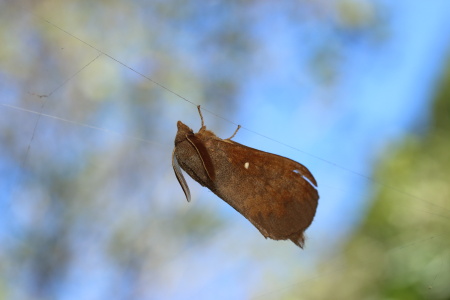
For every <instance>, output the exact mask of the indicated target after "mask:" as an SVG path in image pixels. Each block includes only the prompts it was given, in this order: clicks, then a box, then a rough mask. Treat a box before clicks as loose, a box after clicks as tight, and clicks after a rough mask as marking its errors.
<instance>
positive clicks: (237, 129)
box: [227, 125, 241, 140]
mask: <svg viewBox="0 0 450 300" xmlns="http://www.w3.org/2000/svg"><path fill="white" fill-rule="evenodd" d="M240 128H241V125H238V128H236V131H235V132H234V133H233V135H232V136H230V137H229V138H227V140H231V139H232V138H234V136H235V135H236V133H237V132H238V131H239V129H240Z"/></svg>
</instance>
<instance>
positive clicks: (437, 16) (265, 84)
mask: <svg viewBox="0 0 450 300" xmlns="http://www.w3.org/2000/svg"><path fill="white" fill-rule="evenodd" d="M388 2H389V3H388V4H386V5H387V6H388V7H391V15H390V20H391V21H392V23H390V33H391V36H390V38H389V40H388V41H387V43H386V44H384V45H383V46H382V47H379V48H375V49H374V48H370V49H369V48H364V46H361V48H355V49H354V50H353V51H354V53H351V54H350V55H349V56H348V57H346V61H345V67H344V68H343V73H342V74H341V76H340V78H339V80H340V81H339V84H338V85H336V87H333V88H332V89H330V90H323V89H322V88H321V87H320V86H319V85H316V84H314V82H313V81H311V80H310V79H309V75H308V72H307V70H301V69H299V68H298V66H300V65H302V63H303V60H304V59H305V57H303V56H301V55H298V51H297V50H298V49H295V47H294V46H293V45H296V42H295V32H294V31H293V30H292V29H291V28H289V27H288V26H289V24H288V23H287V22H285V20H283V18H282V17H280V16H279V17H278V18H276V19H274V20H273V19H272V20H271V22H268V23H267V24H269V23H270V24H269V25H270V26H269V25H267V24H262V25H261V28H260V30H261V31H260V32H259V34H260V37H261V39H262V41H263V42H264V43H265V44H266V45H267V47H266V48H265V49H264V51H265V53H264V55H265V56H266V58H267V57H269V58H271V59H270V62H271V63H270V65H269V67H266V68H262V69H261V70H262V71H261V72H260V73H259V74H257V75H255V76H254V77H252V78H247V79H246V81H247V82H246V84H245V87H246V88H245V89H244V90H243V91H242V94H241V95H240V99H239V100H240V101H239V105H238V111H237V113H236V115H234V116H232V117H230V116H223V117H226V118H227V119H229V120H232V121H233V122H235V123H238V124H241V125H242V126H244V128H243V129H241V131H240V132H239V133H238V135H237V136H236V137H235V138H234V140H236V141H237V142H240V143H243V144H246V145H248V146H251V147H254V148H258V149H261V150H264V151H268V152H273V153H276V154H279V155H283V156H287V157H289V158H292V159H294V160H296V161H299V162H301V163H303V164H304V165H306V166H307V167H308V168H309V169H310V170H311V171H312V173H313V174H314V176H315V177H316V179H317V181H318V184H319V192H320V195H321V198H320V204H319V209H318V213H317V217H316V219H315V221H314V223H313V225H312V226H311V228H310V229H309V230H308V231H307V236H308V241H307V248H306V249H305V250H304V251H302V252H299V250H298V249H297V248H295V247H294V246H293V245H292V243H290V242H289V243H288V242H286V243H283V242H266V241H264V239H263V238H262V237H261V236H260V235H259V233H258V232H257V230H255V229H254V228H253V227H252V226H251V225H249V223H248V221H247V220H245V219H244V218H243V217H242V216H240V215H239V214H237V213H236V212H235V211H234V210H233V209H232V208H230V207H228V206H227V205H225V204H223V205H222V204H219V205H218V206H215V207H214V209H220V211H221V213H222V214H223V215H225V216H226V217H227V219H229V223H227V226H228V228H226V229H225V230H224V231H222V232H221V233H220V236H218V237H215V238H212V239H211V241H210V243H208V245H205V244H201V245H192V249H180V254H179V256H177V257H176V258H174V259H173V260H172V261H168V262H167V273H168V274H178V275H174V277H175V278H176V279H172V280H173V286H176V287H177V288H170V287H168V288H166V287H161V290H158V291H157V292H156V291H155V297H156V298H159V299H164V298H170V299H186V298H204V299H207V298H211V296H212V295H214V299H236V298H239V299H242V298H248V297H251V296H258V295H262V294H265V293H271V294H270V295H269V296H268V298H270V299H271V298H277V291H279V290H283V289H284V288H285V287H287V288H289V286H290V285H292V284H294V283H295V282H292V279H291V276H290V274H291V273H295V272H296V271H297V270H296V266H298V265H300V266H302V267H304V268H305V269H308V270H313V269H314V267H315V265H314V263H315V261H316V260H317V259H319V258H320V257H321V256H320V254H323V253H326V254H330V253H336V252H338V250H339V246H340V245H341V243H342V242H344V241H345V238H346V235H347V234H348V233H351V231H352V230H353V229H354V228H355V225H357V224H358V221H359V220H361V219H362V218H363V217H364V213H365V209H366V208H367V204H368V203H369V200H370V197H369V196H370V194H371V192H372V191H373V190H375V189H376V188H377V185H376V184H374V181H372V180H368V179H367V178H365V177H366V176H369V177H370V176H372V175H371V174H372V170H373V169H372V168H373V167H374V165H375V163H376V161H377V158H378V157H379V156H380V155H381V154H383V152H384V151H386V150H387V149H388V147H389V145H391V144H392V143H395V142H397V141H401V139H402V138H403V137H404V136H405V135H406V134H409V133H411V131H412V129H413V128H415V126H418V125H419V126H426V123H425V122H426V120H427V117H428V110H429V107H430V105H431V103H430V100H431V99H432V95H431V93H432V92H433V91H434V84H435V82H436V78H438V76H439V75H440V73H441V72H440V71H441V70H442V67H443V66H442V65H441V64H442V62H443V57H444V56H445V55H446V53H447V52H446V51H448V49H449V44H450V43H449V42H450V34H448V32H449V31H448V28H450V13H449V12H450V1H446V0H440V1H428V2H426V1H415V2H414V4H413V5H412V4H411V1H405V0H404V1H395V3H391V1H388ZM305 30H308V29H305ZM274 32H276V34H274ZM64 38H66V39H70V37H67V36H65V37H64ZM99 43H100V42H99ZM102 49H103V48H102ZM180 51H181V50H180ZM102 59H103V61H102V62H104V63H105V64H111V63H112V62H111V61H109V60H107V59H105V58H102ZM136 60H137V61H139V58H136ZM98 63H99V62H98ZM125 63H129V61H125ZM93 67H94V66H92V68H93ZM74 68H75V66H74ZM90 68H91V67H90ZM128 71H129V70H127V69H124V73H126V72H128ZM131 75H133V76H134V75H135V74H131ZM105 78H106V79H104V80H105V81H108V80H109V79H108V77H107V76H106V75H105ZM163 84H164V85H166V86H168V84H167V83H165V82H163ZM168 87H169V88H171V87H170V86H168ZM177 92H180V91H177ZM180 93H181V94H182V95H183V96H185V97H188V98H189V96H187V95H185V94H184V93H183V92H180ZM189 99H190V100H192V101H193V102H195V99H194V98H192V99H191V98H189ZM3 100H4V99H3ZM178 100H179V101H180V102H182V104H183V105H184V104H186V103H184V101H182V100H180V99H176V101H178ZM181 106H182V105H180V107H181ZM186 106H189V107H190V108H191V109H190V111H191V112H192V117H189V120H195V122H196V123H188V122H186V124H187V125H189V126H191V127H192V128H193V129H195V130H196V129H198V127H199V123H200V122H199V120H198V116H197V115H196V108H195V107H194V106H193V105H192V106H191V105H190V104H189V105H186ZM0 109H2V110H3V109H5V110H8V108H4V107H3V108H1V107H0ZM8 112H9V110H8V111H6V112H4V113H5V114H6V113H8ZM185 112H187V110H184V113H185ZM104 113H105V114H106V115H108V114H111V115H114V114H113V113H111V111H108V110H105V111H104ZM215 113H217V112H215ZM218 114H219V115H220V113H218ZM186 115H187V114H186V113H185V115H183V116H182V117H180V116H179V115H175V114H174V115H170V116H167V122H171V123H170V124H172V123H173V128H172V129H171V130H173V131H174V132H175V122H176V120H175V119H174V120H171V118H176V119H181V120H184V118H185V116H186ZM68 117H70V114H68ZM114 117H115V116H114ZM114 117H111V116H109V117H105V118H106V119H107V120H112V122H110V123H108V124H105V126H107V127H108V129H111V130H121V129H123V128H126V126H123V125H124V124H121V123H120V122H115V123H114V120H115V118H114ZM204 117H205V122H206V124H207V125H208V124H210V123H214V122H211V120H212V119H213V118H216V117H214V116H212V115H211V114H208V113H204ZM186 118H187V117H186ZM172 121H173V122H172ZM208 121H210V122H208ZM424 124H425V125H424ZM163 127H164V128H166V125H164V126H163ZM208 127H209V129H212V130H213V131H217V130H215V128H212V127H211V126H208ZM246 128H247V129H249V130H251V131H247V130H246ZM234 129H235V126H234V125H232V124H226V126H223V127H222V129H221V130H220V131H219V132H217V134H218V135H219V136H221V137H224V138H225V137H228V136H229V135H231V133H232V132H233V131H234ZM255 133H257V134H255ZM128 134H130V135H133V133H128ZM264 136H267V137H269V138H270V139H267V138H265V137H264ZM172 139H173V138H172V135H170V137H167V141H166V140H164V141H162V143H163V146H165V144H164V143H167V144H168V145H170V146H172ZM105 140H107V138H106V137H105ZM169 140H170V142H169ZM26 141H28V140H26ZM102 142H103V140H102ZM106 142H107V141H105V143H106ZM157 142H161V141H157ZM109 145H110V144H108V146H109ZM111 145H114V143H111ZM84 146H85V145H84ZM168 155H170V153H169V154H168ZM167 161H169V159H168V160H167ZM167 168H168V169H170V164H167ZM170 172H171V170H170ZM172 177H173V178H172V179H171V183H173V184H174V187H173V189H179V194H180V201H182V200H183V194H182V191H181V188H178V184H177V182H176V179H175V177H174V176H172ZM189 182H190V187H191V189H192V191H193V195H194V197H195V199H196V200H194V201H193V202H192V203H190V204H189V205H190V206H186V207H189V208H190V207H191V206H192V205H208V203H210V202H211V201H220V200H219V199H217V197H215V196H214V195H213V194H212V193H211V192H209V191H208V190H207V189H205V188H201V187H200V186H199V185H198V184H196V183H193V182H192V181H189ZM386 184H389V183H386ZM398 188H399V189H401V187H398ZM418 196H420V195H418ZM179 205H185V203H184V202H182V203H180V204H179ZM189 208H186V209H189ZM331 233H332V234H331ZM3 234H5V232H2V231H1V230H0V237H1V236H2V235H3ZM240 240H242V241H245V242H246V243H243V245H245V246H246V247H248V249H237V248H240V246H243V245H239V244H237V245H236V244H230V243H233V242H235V243H237V242H236V241H240ZM249 241H250V242H249ZM253 241H255V242H253ZM249 245H250V246H253V247H250V246H249ZM268 245H270V246H268ZM275 245H276V246H275ZM266 246H267V248H266ZM79 247H80V248H82V244H80V246H79ZM82 250H83V249H81V250H80V251H82ZM258 251H259V252H258ZM267 252H269V253H271V254H273V256H274V257H277V258H279V257H280V256H282V259H284V262H286V264H284V265H282V264H279V262H280V261H279V260H274V261H264V262H262V261H258V257H266V256H264V255H263V254H265V253H267ZM230 253H232V255H230ZM318 254H319V255H318ZM252 257H256V258H255V259H254V260H252ZM103 259H104V258H103ZM79 263H80V264H79V267H80V268H81V269H74V270H73V271H72V273H71V274H70V276H72V277H73V282H76V283H77V284H76V285H75V286H76V287H78V283H79V285H80V286H81V285H83V284H85V282H86V281H85V280H86V279H85V278H84V276H83V275H82V274H83V272H82V271H83V270H84V269H82V268H85V267H86V268H88V267H89V266H86V265H84V264H89V263H90V261H88V263H86V262H84V264H83V262H79ZM99 265H100V267H99V268H98V269H95V270H93V271H92V273H91V274H90V276H89V278H90V279H92V280H94V281H95V282H102V281H104V280H108V281H111V280H112V281H114V280H120V276H118V275H117V274H114V272H113V271H112V270H110V269H109V268H108V267H106V265H107V261H104V262H103V263H100V264H99ZM171 268H173V269H174V270H172V269H171ZM311 274H313V272H312V273H311ZM115 275H116V276H117V279H115ZM85 276H86V275H85ZM270 276H274V277H275V278H276V280H274V281H273V284H272V285H267V286H264V287H263V290H261V286H260V285H259V284H260V282H261V281H262V280H263V279H265V278H267V277H270ZM311 277H314V275H311ZM86 278H87V276H86ZM107 288H108V286H106V287H104V286H102V285H101V284H98V285H95V286H94V285H92V286H91V287H90V288H89V289H83V290H81V291H80V290H77V288H75V289H74V290H73V291H70V293H67V289H66V290H64V292H63V294H64V295H65V299H70V298H80V297H81V298H85V299H86V298H91V299H95V298H96V297H98V295H101V291H102V289H107ZM77 292H78V293H80V294H78V293H77ZM272 292H273V293H272ZM263 298H264V297H263Z"/></svg>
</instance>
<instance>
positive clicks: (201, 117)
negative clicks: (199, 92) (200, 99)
mask: <svg viewBox="0 0 450 300" xmlns="http://www.w3.org/2000/svg"><path fill="white" fill-rule="evenodd" d="M197 109H198V113H199V114H200V119H201V120H202V127H203V126H205V123H204V122H203V115H202V110H201V109H200V105H197Z"/></svg>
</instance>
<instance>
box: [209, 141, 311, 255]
mask: <svg viewBox="0 0 450 300" xmlns="http://www.w3.org/2000/svg"><path fill="white" fill-rule="evenodd" d="M211 143H215V144H216V145H215V146H216V147H217V149H218V151H217V152H218V154H217V155H215V156H214V157H215V159H217V160H218V162H216V161H214V163H219V164H221V166H222V167H221V169H220V170H225V171H224V172H220V173H219V170H218V171H217V173H216V184H217V186H218V188H217V192H216V194H217V195H218V196H219V197H221V198H222V199H223V200H225V201H226V202H227V203H229V204H230V205H231V206H232V207H234V208H235V209H236V210H237V211H239V212H240V213H241V214H242V215H244V216H245V217H246V218H247V219H248V220H249V221H250V222H251V223H252V224H253V225H254V226H255V227H256V228H258V230H259V231H260V232H261V233H262V234H263V235H264V236H265V237H266V238H267V237H269V238H271V239H275V240H285V239H291V240H292V241H293V242H294V243H295V244H297V245H298V246H300V247H302V246H303V243H304V236H303V232H304V230H306V228H308V227H309V225H310V224H311V222H312V220H313V218H314V215H315V213H316V209H317V204H318V199H319V194H318V192H317V183H316V180H315V179H314V177H313V175H312V174H311V173H310V172H309V170H308V169H307V168H306V167H305V166H303V165H302V164H300V163H298V162H295V161H293V160H291V159H288V158H286V157H283V156H279V155H275V154H271V153H267V152H263V151H260V150H257V149H254V148H250V147H247V146H244V145H241V144H239V143H236V142H233V141H228V140H223V141H211ZM207 146H208V147H213V146H214V145H207Z"/></svg>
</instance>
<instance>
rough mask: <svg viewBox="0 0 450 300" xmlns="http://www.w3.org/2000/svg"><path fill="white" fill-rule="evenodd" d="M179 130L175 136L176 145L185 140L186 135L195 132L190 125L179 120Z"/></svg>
mask: <svg viewBox="0 0 450 300" xmlns="http://www.w3.org/2000/svg"><path fill="white" fill-rule="evenodd" d="M177 127H178V131H177V135H176V136H175V145H177V144H178V143H180V142H182V141H184V140H185V139H186V135H188V134H193V133H194V132H193V131H192V129H190V128H189V127H188V126H186V125H184V124H183V122H181V121H178V123H177Z"/></svg>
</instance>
